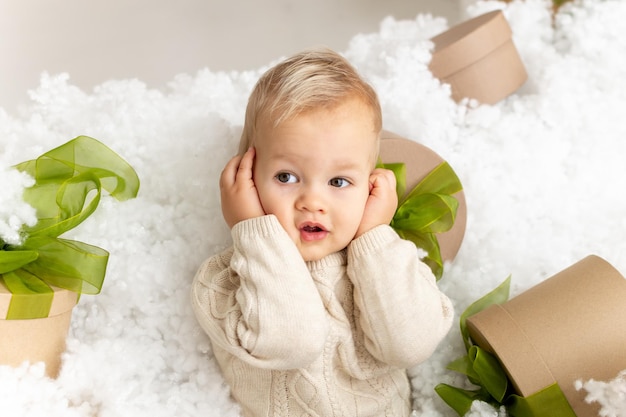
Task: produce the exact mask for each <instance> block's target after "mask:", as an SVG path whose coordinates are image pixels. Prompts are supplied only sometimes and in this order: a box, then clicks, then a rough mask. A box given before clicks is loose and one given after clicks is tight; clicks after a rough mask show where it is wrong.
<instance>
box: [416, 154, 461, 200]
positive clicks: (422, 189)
mask: <svg viewBox="0 0 626 417" xmlns="http://www.w3.org/2000/svg"><path fill="white" fill-rule="evenodd" d="M462 189H463V186H462V185H461V180H459V177H458V176H457V175H456V173H455V172H454V170H453V169H452V167H451V166H450V164H448V163H447V162H445V161H444V162H442V163H440V164H439V165H437V166H436V167H435V168H434V169H433V170H432V171H430V172H429V173H428V175H426V176H425V177H424V179H423V180H422V181H420V182H419V184H417V185H416V186H415V188H413V190H411V192H410V193H409V195H408V196H407V199H408V198H411V197H412V196H413V195H415V194H426V193H433V194H448V195H452V194H455V193H457V192H459V191H461V190H462Z"/></svg>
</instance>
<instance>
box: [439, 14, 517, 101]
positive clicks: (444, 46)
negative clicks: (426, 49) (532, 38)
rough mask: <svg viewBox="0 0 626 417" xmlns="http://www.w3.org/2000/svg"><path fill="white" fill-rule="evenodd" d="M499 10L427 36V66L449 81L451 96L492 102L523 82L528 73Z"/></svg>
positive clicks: (515, 88)
mask: <svg viewBox="0 0 626 417" xmlns="http://www.w3.org/2000/svg"><path fill="white" fill-rule="evenodd" d="M511 36H512V32H511V27H510V26H509V24H508V22H507V21H506V19H505V18H504V15H503V14H502V12H501V11H500V10H496V11H493V12H489V13H485V14H483V15H480V16H478V17H475V18H473V19H470V20H468V21H465V22H462V23H460V24H458V25H456V26H454V27H452V28H450V29H449V30H447V31H445V32H443V33H441V34H439V35H437V36H435V37H433V38H431V41H432V42H433V43H434V50H433V53H432V59H431V61H430V64H429V69H430V71H431V72H432V73H433V75H434V76H435V77H437V78H439V79H440V80H441V81H442V82H444V83H446V84H450V87H451V89H452V98H453V99H454V100H455V101H460V100H462V99H464V98H466V97H467V98H473V99H476V100H477V101H479V102H480V103H484V104H494V103H496V102H498V101H500V100H502V99H503V98H505V97H506V96H508V95H510V94H511V93H513V92H514V91H515V90H517V89H518V88H519V87H521V86H522V84H524V82H525V81H526V79H527V78H528V75H527V73H526V69H525V68H524V64H523V63H522V60H521V58H520V56H519V53H518V52H517V49H516V48H515V45H514V44H513V40H512V37H511Z"/></svg>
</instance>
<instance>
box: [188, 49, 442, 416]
mask: <svg viewBox="0 0 626 417" xmlns="http://www.w3.org/2000/svg"><path fill="white" fill-rule="evenodd" d="M381 129H382V116H381V110H380V104H379V102H378V98H377V96H376V93H375V92H374V90H373V89H372V87H371V86H370V85H369V84H368V83H366V82H365V81H364V80H363V79H362V78H361V77H360V76H359V75H358V73H357V72H356V71H355V69H354V68H353V67H352V66H351V65H350V64H349V63H348V62H347V61H346V60H345V59H344V58H342V57H341V56H340V55H338V54H337V53H335V52H332V51H330V50H326V49H323V50H313V51H306V52H303V53H300V54H297V55H295V56H293V57H291V58H288V59H287V60H285V61H283V62H281V63H279V64H278V65H276V66H275V67H273V68H271V69H270V70H269V71H267V72H266V73H265V74H264V75H263V76H262V77H261V78H260V80H259V81H258V82H257V84H256V86H255V88H254V91H253V92H252V94H251V96H250V99H249V102H248V106H247V109H246V117H245V124H244V129H243V133H242V136H241V144H240V153H239V155H238V156H236V157H234V158H233V159H231V160H230V161H229V162H228V163H227V164H226V167H225V168H224V170H223V172H222V175H221V178H220V187H221V198H222V211H223V214H224V219H225V220H226V223H227V224H228V226H229V227H230V228H231V234H232V239H233V246H232V247H231V248H229V249H228V250H226V251H224V252H223V253H220V254H217V255H215V256H213V257H211V258H209V259H208V260H207V261H205V262H204V263H203V264H202V266H201V267H200V269H199V270H198V273H197V275H196V277H195V279H194V283H193V288H192V303H193V307H194V311H195V314H196V317H197V318H198V321H199V323H200V324H201V326H202V327H203V329H204V330H205V331H206V332H207V334H208V335H209V337H210V339H211V342H212V346H213V352H214V354H215V358H216V359H217V361H218V363H219V365H220V367H221V369H222V372H223V375H224V378H225V379H226V381H227V382H228V384H229V385H230V388H231V392H232V396H233V397H234V398H235V400H236V401H237V402H238V403H239V404H240V405H241V407H242V411H243V415H244V416H246V417H260V416H280V417H283V416H299V417H300V416H320V417H331V416H346V417H348V416H349V417H356V416H358V417H366V416H393V417H401V416H408V415H409V414H410V411H411V403H410V397H411V389H410V384H409V380H408V378H407V374H406V368H408V367H410V366H413V365H416V364H418V363H420V362H422V361H424V360H425V359H427V358H428V357H429V356H430V355H431V354H432V353H433V351H434V349H435V348H436V347H437V345H438V343H439V342H440V341H441V339H442V338H443V337H444V336H445V334H446V333H447V332H448V330H449V329H450V326H451V323H452V317H453V310H452V305H451V303H450V301H449V299H448V298H447V297H446V296H445V295H443V294H442V293H441V292H440V291H439V290H438V288H437V286H436V284H435V278H434V276H433V275H432V273H431V271H430V269H429V268H428V266H426V265H425V264H424V263H423V262H421V260H420V258H419V252H418V250H417V249H416V247H415V245H414V244H413V243H411V242H409V241H405V240H403V239H401V238H400V237H399V236H398V235H397V234H396V233H395V231H394V230H393V229H392V228H391V227H390V226H389V223H390V221H391V219H392V217H393V215H394V212H395V210H396V206H397V197H396V189H395V187H396V184H395V177H394V175H393V173H392V172H391V171H388V170H384V169H376V168H375V167H376V162H377V159H378V148H379V136H380V131H381Z"/></svg>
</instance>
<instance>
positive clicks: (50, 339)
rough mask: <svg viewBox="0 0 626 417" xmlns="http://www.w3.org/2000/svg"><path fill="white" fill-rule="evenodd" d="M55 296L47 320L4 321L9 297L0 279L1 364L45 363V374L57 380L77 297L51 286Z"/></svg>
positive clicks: (73, 293)
mask: <svg viewBox="0 0 626 417" xmlns="http://www.w3.org/2000/svg"><path fill="white" fill-rule="evenodd" d="M52 290H53V291H54V296H53V299H52V306H51V307H50V312H49V314H48V317H44V318H33V319H17V320H13V319H6V317H7V312H8V310H9V306H10V303H11V298H12V296H13V295H12V294H11V293H10V292H9V290H8V289H7V288H6V286H5V285H4V283H3V282H2V280H0V365H9V366H13V367H18V366H20V365H21V364H22V363H23V362H25V361H28V362H30V363H35V362H44V363H45V364H46V375H48V376H49V377H51V378H56V377H57V376H58V374H59V370H60V368H61V355H62V353H63V352H64V351H65V340H66V338H67V334H68V331H69V328H70V321H71V318H72V308H73V307H74V306H75V305H76V304H77V302H78V294H77V293H75V292H72V291H69V290H65V289H61V288H56V287H52Z"/></svg>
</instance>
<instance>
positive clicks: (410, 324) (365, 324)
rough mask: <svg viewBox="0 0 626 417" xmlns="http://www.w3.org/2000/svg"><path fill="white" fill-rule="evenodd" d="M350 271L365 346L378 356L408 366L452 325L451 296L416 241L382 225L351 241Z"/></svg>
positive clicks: (429, 351)
mask: <svg viewBox="0 0 626 417" xmlns="http://www.w3.org/2000/svg"><path fill="white" fill-rule="evenodd" d="M348 275H349V277H350V280H351V281H352V282H353V284H354V288H355V290H354V302H355V306H356V307H357V308H358V309H359V312H360V315H359V316H360V319H359V320H360V322H359V325H360V326H361V327H362V330H363V332H364V334H365V346H366V348H367V349H368V351H369V352H370V353H371V354H372V355H373V356H374V357H376V358H377V359H379V360H381V361H383V362H385V363H388V364H390V365H392V366H397V367H401V368H407V367H409V366H413V365H416V364H418V363H420V362H423V361H424V360H426V359H427V358H428V357H429V356H430V355H431V354H432V353H433V352H434V350H435V348H436V347H437V345H438V344H439V342H440V341H441V340H442V339H443V338H444V336H445V335H446V334H447V332H448V331H449V330H450V327H451V325H452V319H453V316H454V311H453V307H452V303H451V302H450V300H449V299H448V298H447V297H446V296H445V295H444V294H443V293H442V292H440V291H439V289H438V287H437V285H436V280H435V277H434V275H433V274H432V272H431V270H430V268H429V267H428V266H427V265H426V264H424V263H423V262H422V261H421V260H420V259H419V256H418V251H417V249H416V248H415V245H414V244H413V243H412V242H409V241H407V240H403V239H401V238H400V237H399V236H398V235H397V234H396V232H395V231H394V230H393V229H392V228H391V227H389V226H386V225H383V226H378V227H376V228H374V229H372V230H370V231H369V232H367V233H364V234H363V235H361V236H360V237H359V238H357V239H355V240H354V241H353V242H352V243H351V244H350V246H349V247H348Z"/></svg>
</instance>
